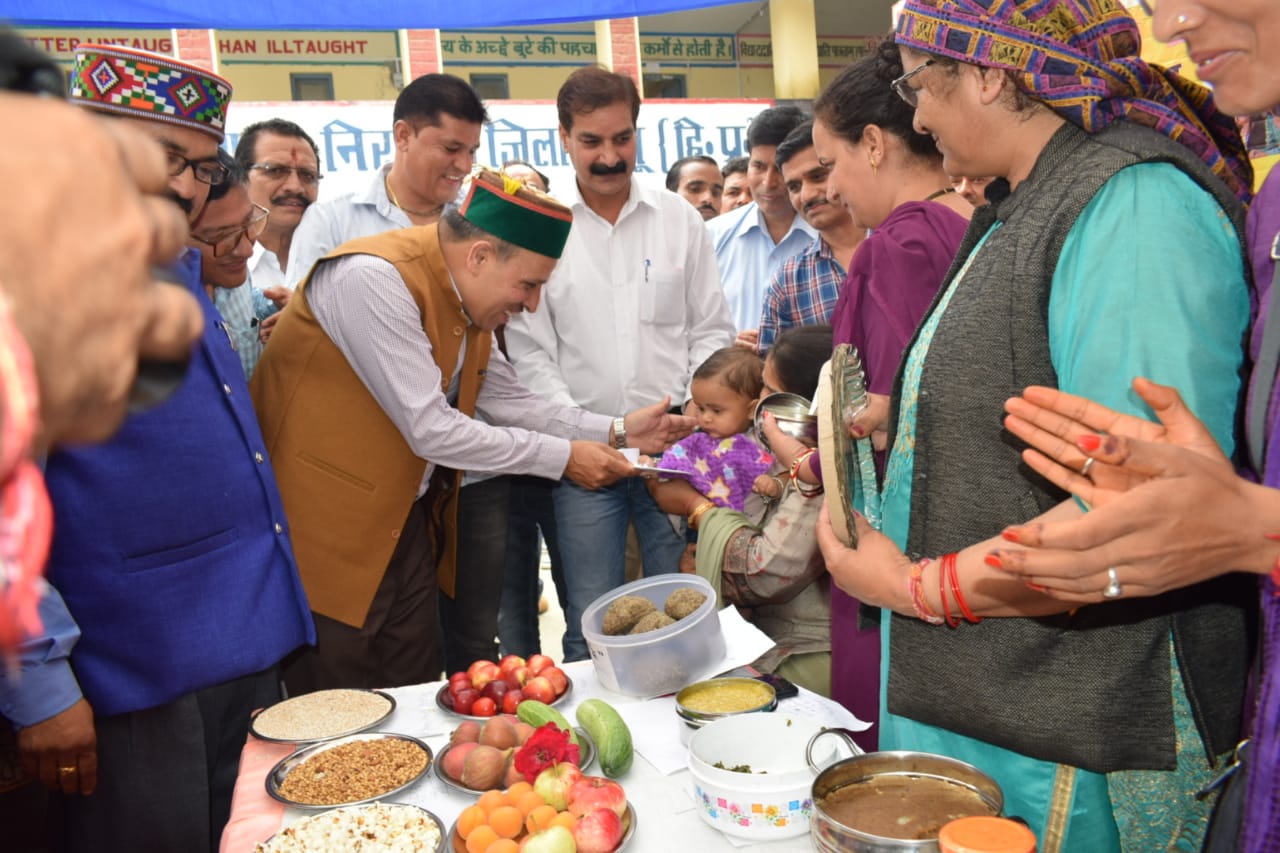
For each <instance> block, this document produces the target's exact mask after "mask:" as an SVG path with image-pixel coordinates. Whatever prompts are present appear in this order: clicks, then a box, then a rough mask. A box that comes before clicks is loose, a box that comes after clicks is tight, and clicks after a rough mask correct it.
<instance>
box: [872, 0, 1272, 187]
mask: <svg viewBox="0 0 1280 853" xmlns="http://www.w3.org/2000/svg"><path fill="white" fill-rule="evenodd" d="M894 40H895V41H896V42H897V43H898V44H900V45H903V46H905V47H910V48H915V49H916V50H920V51H924V52H926V53H932V54H937V55H940V56H947V57H950V58H952V59H955V60H958V61H960V62H969V63H973V64H975V65H982V66H987V67H991V68H1003V69H1006V70H1008V71H1011V72H1014V75H1015V79H1016V81H1017V84H1018V86H1019V87H1020V88H1021V89H1022V90H1023V91H1025V92H1026V93H1027V94H1028V95H1030V96H1031V97H1033V98H1035V99H1036V100H1038V101H1041V102H1043V103H1044V104H1045V105H1046V106H1048V107H1049V108H1050V109H1052V110H1053V111H1054V112H1056V113H1057V114H1058V115H1060V116H1062V117H1063V118H1065V119H1066V120H1067V121H1070V122H1071V123H1072V124H1075V125H1077V126H1079V127H1081V128H1083V129H1084V130H1085V132H1087V133H1097V132H1098V131H1100V130H1102V129H1103V128H1104V127H1106V126H1107V125H1109V124H1111V122H1113V121H1117V120H1121V121H1131V122H1133V123H1135V124H1142V125H1146V126H1147V127H1150V128H1153V129H1155V130H1157V131H1159V132H1160V133H1163V134H1164V135H1165V136H1168V137H1169V138H1170V139H1173V140H1174V141H1176V142H1179V143H1181V144H1182V145H1184V146H1186V147H1187V148H1188V149H1190V150H1191V151H1192V152H1193V153H1194V154H1195V155H1196V156H1197V157H1199V158H1200V159H1201V160H1203V161H1204V162H1205V164H1207V165H1208V166H1209V168H1210V169H1212V170H1213V173H1214V174H1215V175H1217V176H1218V177H1219V178H1221V179H1222V181H1223V182H1224V183H1225V184H1226V185H1227V186H1228V187H1229V188H1230V189H1231V191H1232V192H1233V193H1235V195H1236V196H1237V197H1239V198H1240V199H1241V200H1242V201H1245V202H1247V201H1248V200H1249V198H1250V196H1251V194H1252V186H1253V167H1252V166H1251V165H1250V163H1249V158H1248V156H1247V154H1246V152H1245V149H1244V143H1243V141H1242V140H1241V138H1240V132H1239V130H1238V129H1237V127H1236V125H1235V122H1234V121H1233V120H1232V119H1231V118H1230V117H1229V116H1227V115H1225V114H1223V113H1222V112H1220V111H1219V110H1218V108H1217V107H1216V106H1214V103H1213V95H1212V93H1211V92H1210V91H1209V89H1208V88H1206V87H1204V86H1201V85H1199V84H1198V83H1194V82H1192V81H1190V80H1187V79H1185V78H1183V77H1180V76H1178V75H1177V74H1175V73H1173V72H1171V71H1169V70H1167V69H1165V68H1162V67H1160V66H1159V65H1150V64H1148V63H1146V62H1144V61H1143V60H1142V58H1141V57H1140V56H1139V51H1140V50H1141V46H1142V42H1141V37H1140V36H1139V34H1138V25H1137V24H1136V23H1135V22H1134V20H1133V18H1132V17H1130V16H1129V14H1128V13H1126V12H1125V11H1124V9H1123V8H1121V7H1120V5H1119V4H1118V3H1116V2H1114V0H907V2H906V5H905V8H903V10H902V14H901V16H900V17H899V18H898V24H897V28H896V31H895V37H894Z"/></svg>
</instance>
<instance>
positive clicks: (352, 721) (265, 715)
mask: <svg viewBox="0 0 1280 853" xmlns="http://www.w3.org/2000/svg"><path fill="white" fill-rule="evenodd" d="M395 709H396V700H395V699H393V698H392V697H391V695H390V694H388V693H383V692H382V691H381V690H317V691H316V692H314V693H304V694H302V695H301V696H294V697H292V698H290V699H285V700H284V701H283V702H277V703H276V704H274V705H272V706H271V707H270V708H267V709H266V710H264V711H262V712H261V713H259V714H258V715H257V716H256V717H254V718H253V722H251V723H250V724H249V731H251V732H253V734H254V736H255V737H257V738H258V739H259V740H269V741H272V742H274V743H311V742H313V741H318V740H329V739H330V738H335V737H343V736H344V735H353V734H355V733H357V732H362V731H365V730H367V729H371V728H373V727H375V726H377V725H378V724H379V723H382V722H383V721H384V720H386V719H387V717H390V716H391V712H392V711H394V710H395Z"/></svg>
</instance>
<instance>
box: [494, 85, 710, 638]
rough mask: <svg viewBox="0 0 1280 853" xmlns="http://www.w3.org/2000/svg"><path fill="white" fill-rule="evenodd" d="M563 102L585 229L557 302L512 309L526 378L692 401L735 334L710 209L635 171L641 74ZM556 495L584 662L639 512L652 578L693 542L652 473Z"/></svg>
mask: <svg viewBox="0 0 1280 853" xmlns="http://www.w3.org/2000/svg"><path fill="white" fill-rule="evenodd" d="M556 107H557V109H558V111H559V119H560V141H561V142H562V143H563V144H564V148H565V151H566V152H567V153H568V155H569V159H570V160H571V161H572V162H573V167H574V171H575V173H576V180H575V181H574V184H573V186H571V187H566V188H564V189H563V191H562V193H561V199H562V200H563V201H564V202H565V203H566V204H567V205H569V206H570V207H571V208H572V210H573V214H574V223H573V230H572V231H571V232H570V234H569V241H568V244H567V245H566V246H565V249H564V254H563V255H562V256H561V258H560V263H559V265H558V266H557V267H556V269H555V272H554V273H553V274H552V276H551V278H550V280H549V281H548V282H547V284H546V286H545V288H544V297H543V298H544V301H545V305H546V307H545V309H544V310H543V311H540V312H538V313H537V314H521V315H519V316H515V317H512V318H511V321H510V322H509V324H508V325H507V351H508V352H509V353H510V355H511V357H512V360H513V361H514V362H515V364H516V370H517V371H518V372H519V375H520V378H521V379H522V380H523V381H524V382H525V384H526V385H528V387H529V388H530V389H532V390H533V391H535V392H537V393H538V394H540V395H541V396H543V397H544V398H546V399H548V400H551V401H553V402H559V403H563V404H565V405H576V406H581V407H583V408H585V409H587V410H589V411H593V412H614V413H621V412H625V411H628V410H629V409H633V408H635V407H636V406H635V401H645V402H649V401H652V400H655V399H659V398H661V397H663V396H667V397H669V398H670V399H672V400H675V401H677V402H683V401H684V400H685V399H687V394H688V384H689V379H690V377H691V376H692V374H693V371H694V369H695V368H697V366H698V365H700V364H701V363H702V362H703V361H704V360H706V358H707V356H709V355H711V353H713V352H715V351H716V350H717V349H720V348H721V347H725V346H728V345H729V344H730V343H731V342H732V339H733V321H732V319H731V318H730V316H729V309H728V306H727V305H726V304H725V301H724V294H723V292H722V291H721V287H720V278H719V275H718V274H717V269H716V262H715V255H714V254H713V252H712V249H711V243H710V241H709V240H708V239H707V233H706V229H705V226H704V225H703V221H702V218H701V217H700V216H699V215H698V213H697V211H696V210H694V209H693V207H692V206H691V205H690V204H689V203H688V202H686V201H685V200H684V199H682V198H680V197H679V196H677V195H675V194H674V193H669V192H667V191H665V190H662V189H650V188H646V187H644V186H643V185H642V184H640V182H639V181H637V180H636V179H635V177H634V176H633V175H632V172H633V171H634V170H635V164H636V119H637V117H638V116H639V113H640V95H639V93H638V92H637V91H636V86H635V83H634V82H633V81H632V80H631V78H629V77H626V76H623V75H621V74H614V73H611V72H609V71H605V70H604V69H602V68H598V67H588V68H581V69H579V70H577V71H575V72H574V73H573V74H571V75H570V76H569V79H568V80H566V81H565V84H564V85H563V86H562V87H561V88H560V93H559V95H558V96H557V98H556ZM555 503H556V524H557V528H558V533H559V539H560V553H561V557H562V558H563V561H564V575H565V582H566V586H567V588H568V592H569V596H568V597H569V607H568V612H567V613H566V614H565V624H566V630H565V638H564V658H565V660H569V661H572V660H582V659H585V658H586V657H587V648H586V643H585V641H584V640H583V638H582V633H581V620H582V611H583V610H584V609H585V608H586V606H587V605H588V604H590V603H591V601H592V600H593V599H595V598H597V597H598V596H600V595H601V594H603V593H605V592H607V591H608V590H610V589H613V588H614V587H616V586H619V585H620V584H622V583H623V581H624V579H625V566H624V548H625V544H626V542H625V539H626V528H627V522H628V521H629V520H630V521H634V523H635V526H636V533H637V534H638V537H639V540H640V546H641V551H642V552H643V557H644V569H645V574H647V575H652V574H658V573H664V572H674V571H676V570H677V566H678V563H679V559H680V554H681V552H682V551H683V550H684V541H683V539H682V538H681V537H680V536H679V535H678V534H677V533H676V531H675V530H674V529H673V527H672V526H671V523H670V521H669V519H668V518H667V516H666V515H665V514H663V512H662V511H661V510H659V509H658V507H657V505H656V504H655V503H654V502H653V499H652V498H651V497H650V496H649V492H648V490H647V489H646V488H645V486H644V483H643V482H641V480H640V479H639V478H635V477H633V478H628V479H626V480H622V481H620V482H619V483H616V484H614V485H613V486H610V487H608V488H605V489H600V490H599V491H595V492H589V491H587V490H586V489H583V488H581V487H579V486H577V485H575V484H573V483H571V482H568V481H564V482H562V483H561V484H560V486H559V487H558V488H557V489H556V493H555Z"/></svg>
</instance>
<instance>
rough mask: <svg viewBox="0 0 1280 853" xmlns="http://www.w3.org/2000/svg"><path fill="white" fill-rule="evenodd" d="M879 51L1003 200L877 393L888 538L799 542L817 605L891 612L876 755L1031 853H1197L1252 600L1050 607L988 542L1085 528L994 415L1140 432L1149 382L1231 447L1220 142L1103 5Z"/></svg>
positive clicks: (1231, 342) (1032, 10) (1184, 87)
mask: <svg viewBox="0 0 1280 853" xmlns="http://www.w3.org/2000/svg"><path fill="white" fill-rule="evenodd" d="M896 41H897V42H898V45H899V47H900V48H901V50H902V58H903V67H904V71H905V73H904V74H903V76H902V77H901V78H899V79H898V80H896V81H894V84H893V88H894V90H895V91H897V93H898V94H899V95H900V96H901V97H902V98H903V99H904V100H906V101H907V102H908V103H909V104H911V105H912V106H913V107H915V108H916V117H915V124H916V127H917V129H918V130H921V131H922V132H928V133H931V134H932V135H933V136H934V137H935V139H936V140H937V142H938V148H939V150H940V151H942V153H943V155H944V168H945V169H946V171H947V172H948V173H950V174H954V175H994V176H997V177H999V178H1000V179H1001V180H1000V181H998V182H996V184H995V185H994V186H993V187H992V188H989V189H988V191H987V198H988V199H989V200H990V201H991V202H992V203H991V204H990V205H987V206H985V207H983V208H980V209H979V210H978V211H977V212H976V213H975V215H974V218H973V221H972V223H971V225H970V228H969V231H968V233H967V234H966V236H965V239H964V241H963V243H962V245H961V248H960V251H959V254H958V256H957V260H956V263H955V264H954V265H953V267H952V270H951V272H950V274H949V275H948V278H947V280H946V282H945V283H944V284H943V287H942V289H941V291H940V294H939V297H938V300H937V301H936V302H935V304H934V306H933V308H932V309H931V311H930V313H929V314H928V315H927V316H926V318H925V320H924V322H923V324H922V325H921V327H920V329H919V330H918V331H917V333H916V337H915V339H914V340H913V342H912V344H911V345H910V346H909V347H908V350H907V353H906V355H905V357H904V360H903V363H902V366H901V367H900V369H899V375H898V379H897V382H896V384H895V389H894V399H893V403H892V405H891V414H890V417H891V425H892V427H891V429H892V433H891V436H890V458H889V462H888V468H887V473H886V478H885V479H886V482H885V489H884V502H883V505H882V508H881V510H882V519H883V522H882V524H883V533H879V532H876V531H874V530H872V529H871V528H870V527H869V526H867V525H865V524H863V525H861V528H860V530H859V543H858V548H857V550H852V549H847V548H844V547H842V546H840V545H839V544H838V543H837V542H836V540H835V539H834V537H833V536H832V535H831V533H830V529H829V527H828V526H826V525H825V524H822V523H820V525H819V542H820V543H821V544H822V545H823V551H824V554H825V556H826V558H827V565H828V568H829V570H830V571H831V573H832V575H833V577H834V579H835V581H836V582H837V583H838V584H839V585H840V586H841V588H843V589H845V590H846V591H848V592H849V593H850V594H851V595H854V596H856V597H858V598H860V599H862V600H863V601H864V602H871V603H874V604H878V605H880V606H882V607H884V608H886V609H887V610H888V611H890V612H891V613H892V616H891V617H890V618H886V619H885V620H884V623H885V627H884V630H883V659H884V662H885V663H884V674H885V679H886V683H885V691H884V693H885V697H886V698H885V702H886V706H885V709H884V710H883V712H882V731H881V746H882V748H910V749H920V750H924V751H928V752H937V753H943V754H947V755H952V756H955V757H957V758H960V759H962V760H965V761H969V762H971V763H973V764H976V765H978V766H979V767H980V768H982V769H984V770H986V771H987V772H988V773H990V774H991V775H993V776H994V777H995V778H996V780H997V781H998V782H999V783H1000V785H1001V786H1002V788H1003V790H1004V793H1005V797H1006V805H1005V808H1006V811H1007V812H1008V813H1010V814H1015V815H1019V816H1021V817H1023V818H1025V819H1027V820H1028V821H1029V823H1030V825H1031V828H1032V829H1033V830H1034V831H1035V832H1036V834H1037V835H1038V836H1039V838H1040V842H1041V850H1045V851H1056V850H1079V851H1090V853H1092V851H1107V850H1134V851H1137V850H1143V851H1147V850H1167V849H1178V850H1197V849H1199V846H1200V840H1201V838H1202V836H1203V833H1204V828H1205V823H1206V820H1207V814H1208V809H1209V807H1210V805H1211V803H1209V802H1207V801H1199V800H1197V799H1196V798H1195V796H1194V792H1195V791H1196V790H1197V789H1199V788H1200V787H1202V786H1203V785H1204V784H1206V783H1207V782H1208V781H1209V780H1210V779H1211V777H1212V775H1213V773H1214V770H1213V764H1214V762H1216V760H1217V757H1218V756H1220V755H1222V754H1224V753H1226V752H1228V751H1229V750H1230V749H1231V747H1232V746H1234V744H1235V739H1236V736H1237V734H1238V730H1239V722H1240V716H1241V711H1242V703H1243V693H1244V680H1245V666H1244V661H1245V660H1246V658H1247V655H1248V642H1247V620H1248V617H1249V614H1248V607H1249V605H1248V591H1247V590H1243V591H1242V590H1240V589H1239V588H1238V585H1233V584H1232V583H1230V582H1226V583H1219V584H1217V585H1209V586H1206V587H1203V588H1197V589H1196V590H1194V591H1193V592H1190V593H1188V594H1185V595H1182V594H1178V595H1171V596H1167V597H1163V598H1158V599H1150V600H1148V601H1146V602H1144V603H1143V604H1141V605H1135V604H1133V603H1131V602H1119V603H1115V602H1107V603H1103V604H1098V605H1094V606H1090V607H1084V608H1078V609H1072V608H1071V606H1070V605H1068V604H1064V603H1062V602H1060V601H1057V600H1055V599H1052V598H1051V597H1049V596H1046V595H1044V594H1043V593H1042V592H1040V591H1038V590H1037V589H1034V588H1029V587H1027V586H1026V585H1025V584H1023V583H1021V582H1020V581H1018V580H1016V579H1011V578H1010V577H1009V575H1008V574H1006V573H1004V572H1002V571H1000V570H999V569H998V568H995V567H993V566H991V565H989V564H987V563H986V562H985V557H986V555H987V553H988V551H989V550H990V549H991V548H992V547H993V546H994V543H1001V544H1004V545H1006V546H1007V545H1009V544H1010V543H1006V542H1003V540H1001V539H1000V532H1001V531H1002V530H1003V529H1004V527H1005V526H1006V525H1007V524H1010V523H1019V522H1025V521H1028V520H1031V519H1039V520H1055V519H1060V518H1068V517H1075V516H1078V515H1079V514H1080V513H1081V512H1083V511H1084V509H1083V507H1082V506H1081V505H1079V504H1077V503H1075V502H1074V501H1073V500H1072V499H1071V498H1070V497H1069V496H1068V495H1067V494H1066V493H1065V492H1063V491H1061V490H1059V489H1057V488H1056V487H1054V486H1052V485H1051V484H1049V483H1048V482H1046V481H1044V480H1042V479H1040V478H1038V477H1036V476H1035V475H1034V474H1032V473H1031V472H1030V471H1029V470H1028V469H1026V468H1025V467H1024V466H1023V465H1022V463H1021V460H1020V458H1019V449H1020V448H1019V447H1018V446H1017V445H1016V442H1014V441H1012V440H1010V437H1009V436H1008V435H1007V434H1005V433H1002V432H1001V430H1000V426H999V422H1000V413H1001V406H1002V404H1003V402H1004V399H1005V398H1006V397H1007V396H1009V394H1008V393H1006V389H1008V391H1009V392H1016V391H1017V390H1020V389H1021V388H1023V387H1025V386H1026V385H1028V384H1040V385H1050V386H1057V387H1061V388H1063V389H1066V390H1072V389H1076V390H1079V391H1087V392H1088V393H1089V394H1090V395H1091V396H1094V397H1095V398H1101V399H1103V400H1105V401H1106V402H1107V403H1108V404H1109V405H1111V406H1113V407H1115V408H1118V409H1122V410H1127V411H1132V412H1135V413H1140V414H1147V413H1146V412H1144V411H1143V410H1142V409H1141V403H1140V401H1137V400H1136V399H1134V398H1131V397H1130V396H1129V382H1130V379H1131V377H1132V376H1134V375H1136V374H1139V373H1147V372H1148V371H1155V372H1156V373H1157V374H1159V376H1160V377H1161V378H1162V380H1163V381H1174V382H1177V383H1178V384H1179V385H1180V386H1181V387H1183V388H1186V389H1188V396H1189V399H1190V400H1191V405H1192V407H1193V408H1194V409H1196V410H1197V411H1198V412H1200V413H1201V414H1202V416H1204V417H1205V418H1206V421H1207V423H1208V424H1209V425H1210V428H1211V429H1213V430H1214V432H1215V434H1216V435H1217V437H1218V439H1219V441H1221V442H1222V443H1223V444H1224V445H1227V446H1229V445H1230V443H1231V439H1232V427H1233V422H1234V411H1235V406H1236V400H1237V395H1238V391H1239V385H1238V382H1237V381H1224V380H1223V378H1222V377H1230V376H1235V375H1236V371H1237V369H1238V367H1239V364H1240V347H1239V342H1240V339H1241V335H1242V333H1243V331H1244V328H1245V324H1246V323H1247V320H1248V293H1247V290H1246V286H1245V278H1244V260H1243V256H1242V252H1241V233H1240V225H1241V220H1240V217H1241V213H1242V208H1241V204H1240V202H1241V200H1242V199H1245V198H1247V192H1248V186H1249V169H1248V165H1247V161H1245V160H1244V159H1243V156H1242V150H1241V146H1240V143H1239V138H1238V135H1235V134H1234V128H1233V126H1232V125H1231V123H1230V121H1229V120H1227V119H1226V118H1225V117H1224V116H1222V115H1221V114H1219V113H1217V112H1216V110H1214V108H1213V107H1212V102H1211V101H1210V99H1209V96H1208V93H1207V91H1206V90H1204V89H1203V88H1202V87H1199V86H1196V85H1195V84H1191V83H1189V82H1187V81H1185V80H1182V79H1180V78H1178V77H1177V76H1176V75H1173V74H1169V73H1168V72H1165V71H1163V70H1162V69H1159V68H1155V67H1152V66H1148V65H1147V64H1146V63H1144V62H1142V60H1141V59H1139V58H1138V48H1139V42H1138V35H1137V28H1136V25H1135V24H1134V22H1133V20H1132V19H1131V18H1129V17H1128V16H1127V15H1126V14H1125V13H1124V11H1123V10H1122V9H1121V8H1120V7H1119V6H1118V5H1117V4H1116V3H1113V2H1110V0H1092V2H1091V0H1051V2H1043V0H1042V2H1028V0H1022V2H1015V0H907V3H906V4H905V8H904V10H903V13H902V15H901V17H900V19H899V21H898V24H897V31H896ZM1192 340H1194V355H1193V353H1192V350H1193V347H1192V346H1191V345H1190V344H1189V343H1188V342H1189V341H1192ZM1193 708H1194V709H1195V713H1194V714H1193V712H1192V709H1193Z"/></svg>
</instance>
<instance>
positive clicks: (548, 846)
mask: <svg viewBox="0 0 1280 853" xmlns="http://www.w3.org/2000/svg"><path fill="white" fill-rule="evenodd" d="M577 850H578V846H577V844H575V843H574V840H573V833H572V832H570V831H569V830H567V829H565V828H564V827H563V826H553V827H551V828H550V829H544V830H542V832H537V833H534V834H533V835H530V836H529V837H528V838H526V839H525V840H524V841H521V842H520V853H577Z"/></svg>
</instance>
